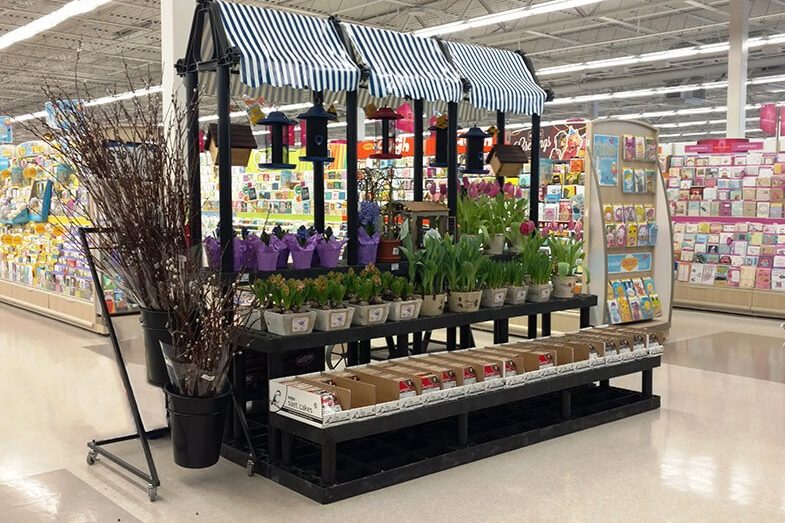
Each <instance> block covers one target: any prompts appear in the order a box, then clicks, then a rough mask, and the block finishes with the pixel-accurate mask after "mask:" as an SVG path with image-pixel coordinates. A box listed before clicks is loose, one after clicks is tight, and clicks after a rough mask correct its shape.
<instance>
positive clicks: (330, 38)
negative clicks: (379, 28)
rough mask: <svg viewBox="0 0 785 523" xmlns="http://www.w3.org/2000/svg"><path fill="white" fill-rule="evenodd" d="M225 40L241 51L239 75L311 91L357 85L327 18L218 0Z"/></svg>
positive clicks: (248, 81)
mask: <svg viewBox="0 0 785 523" xmlns="http://www.w3.org/2000/svg"><path fill="white" fill-rule="evenodd" d="M217 4H218V6H219V8H220V11H221V20H222V21H223V25H224V30H225V32H226V37H227V39H228V40H229V44H230V45H232V46H234V47H236V48H237V49H238V50H239V51H240V56H241V58H240V79H241V81H242V82H243V83H244V84H245V85H247V86H249V87H252V88H257V87H261V86H263V85H269V86H272V87H291V88H294V89H310V90H313V91H352V90H355V89H357V86H358V84H359V81H360V70H359V69H358V68H357V66H356V65H355V64H354V63H353V62H352V60H351V58H350V57H349V54H348V53H347V52H346V48H345V47H344V45H343V43H342V42H341V40H340V38H339V36H338V34H337V33H336V31H335V29H334V28H333V27H332V25H331V23H330V22H329V21H328V20H324V19H321V18H315V17H311V16H304V15H300V14H296V13H291V12H288V11H279V10H275V9H265V8H262V7H256V6H249V5H243V4H235V3H231V2H223V1H220V2H217Z"/></svg>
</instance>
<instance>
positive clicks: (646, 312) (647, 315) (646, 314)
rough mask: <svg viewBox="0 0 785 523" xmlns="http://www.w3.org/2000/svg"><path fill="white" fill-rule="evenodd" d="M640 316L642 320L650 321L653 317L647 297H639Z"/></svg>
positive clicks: (651, 307)
mask: <svg viewBox="0 0 785 523" xmlns="http://www.w3.org/2000/svg"><path fill="white" fill-rule="evenodd" d="M640 300H641V316H642V317H643V319H644V320H650V319H652V318H653V317H654V307H653V306H652V303H651V298H649V297H648V296H641V298H640Z"/></svg>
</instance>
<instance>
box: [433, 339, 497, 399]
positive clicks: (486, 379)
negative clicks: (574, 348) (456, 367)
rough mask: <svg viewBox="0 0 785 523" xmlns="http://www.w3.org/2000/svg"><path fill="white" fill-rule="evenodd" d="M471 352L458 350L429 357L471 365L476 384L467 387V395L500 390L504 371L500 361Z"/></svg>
mask: <svg viewBox="0 0 785 523" xmlns="http://www.w3.org/2000/svg"><path fill="white" fill-rule="evenodd" d="M472 352H473V351H470V350H460V351H452V352H449V353H443V354H435V355H433V356H430V357H431V358H436V359H438V360H440V361H447V362H453V363H463V364H465V365H471V366H472V369H473V371H474V374H475V375H476V376H477V383H475V384H473V385H469V386H468V387H467V389H466V393H467V394H474V393H477V392H483V391H486V390H493V389H498V388H502V387H503V386H504V379H503V378H504V370H503V367H502V362H501V359H496V358H493V357H488V356H485V355H482V354H476V353H475V354H472Z"/></svg>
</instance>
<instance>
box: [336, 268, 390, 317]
mask: <svg viewBox="0 0 785 523" xmlns="http://www.w3.org/2000/svg"><path fill="white" fill-rule="evenodd" d="M345 278H346V279H345V281H346V287H347V290H348V291H349V292H350V294H351V297H350V298H349V301H348V302H347V304H346V305H347V306H349V307H352V308H353V309H354V316H353V318H352V323H353V324H355V325H376V324H379V323H384V322H386V321H387V316H388V315H389V313H390V304H389V303H385V302H384V301H383V300H382V298H381V295H382V288H383V286H382V275H381V272H380V271H379V269H377V268H376V267H375V266H374V265H373V264H372V263H369V264H368V265H366V266H365V268H364V269H363V270H362V271H360V274H359V275H357V274H356V273H355V272H354V270H353V269H349V271H348V272H347V273H346V276H345Z"/></svg>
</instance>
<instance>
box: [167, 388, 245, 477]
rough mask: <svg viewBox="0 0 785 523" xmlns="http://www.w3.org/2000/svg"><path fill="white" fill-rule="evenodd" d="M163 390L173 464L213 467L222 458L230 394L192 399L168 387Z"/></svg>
mask: <svg viewBox="0 0 785 523" xmlns="http://www.w3.org/2000/svg"><path fill="white" fill-rule="evenodd" d="M164 390H165V391H166V397H167V402H166V404H167V405H166V410H168V411H169V426H170V429H171V434H172V451H173V453H174V462H175V463H176V464H178V465H180V466H181V467H185V468H189V469H201V468H205V467H209V466H211V465H215V464H216V463H217V462H218V458H219V457H220V456H221V443H222V442H223V433H224V425H225V423H226V411H227V410H228V407H229V398H230V395H229V391H227V392H225V393H223V394H221V395H219V396H213V397H209V398H194V397H189V396H182V395H180V394H178V393H177V392H175V391H174V389H173V387H172V385H171V384H167V385H166V387H164Z"/></svg>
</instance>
